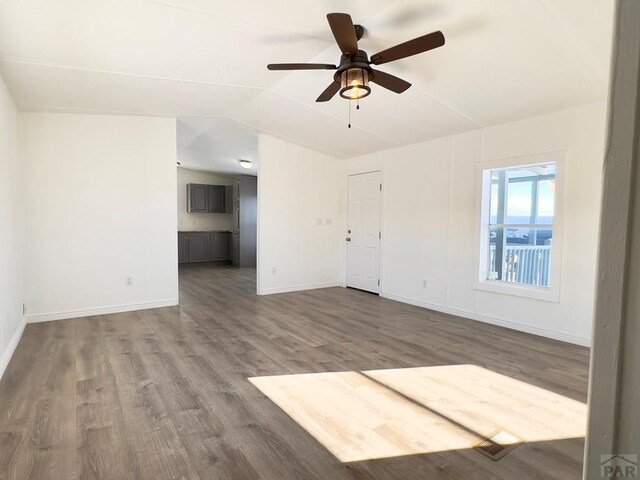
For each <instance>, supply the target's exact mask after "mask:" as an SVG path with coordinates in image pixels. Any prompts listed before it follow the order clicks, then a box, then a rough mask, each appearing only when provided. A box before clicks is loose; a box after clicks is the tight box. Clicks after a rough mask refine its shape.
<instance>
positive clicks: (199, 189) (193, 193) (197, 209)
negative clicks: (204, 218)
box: [187, 183, 209, 213]
mask: <svg viewBox="0 0 640 480" xmlns="http://www.w3.org/2000/svg"><path fill="white" fill-rule="evenodd" d="M187 208H188V209H189V210H188V211H189V212H190V213H206V212H208V211H209V186H208V185H199V184H196V183H190V184H188V185H187Z"/></svg>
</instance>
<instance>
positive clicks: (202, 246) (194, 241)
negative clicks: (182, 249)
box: [189, 232, 209, 263]
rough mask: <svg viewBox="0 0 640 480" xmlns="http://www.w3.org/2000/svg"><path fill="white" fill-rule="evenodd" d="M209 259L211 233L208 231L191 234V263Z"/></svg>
mask: <svg viewBox="0 0 640 480" xmlns="http://www.w3.org/2000/svg"><path fill="white" fill-rule="evenodd" d="M208 261H209V235H208V234H206V233H200V232H198V233H191V234H189V263H199V262H208Z"/></svg>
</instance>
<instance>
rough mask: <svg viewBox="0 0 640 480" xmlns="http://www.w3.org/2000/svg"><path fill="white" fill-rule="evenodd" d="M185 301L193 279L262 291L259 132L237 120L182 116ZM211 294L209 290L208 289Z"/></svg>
mask: <svg viewBox="0 0 640 480" xmlns="http://www.w3.org/2000/svg"><path fill="white" fill-rule="evenodd" d="M177 158H178V162H177V163H178V165H177V183H178V185H177V190H178V198H177V205H178V222H177V224H178V231H177V235H178V270H179V281H180V297H181V301H180V303H181V304H182V303H183V300H184V297H185V295H188V294H187V293H186V291H185V288H186V289H187V290H188V286H187V285H186V284H188V279H189V278H192V277H198V278H199V279H200V282H201V281H202V276H203V275H206V283H207V284H208V285H211V289H212V290H216V289H218V288H227V289H229V290H237V291H238V293H248V294H255V292H256V288H255V285H256V252H257V182H258V135H257V132H256V131H254V130H253V129H251V128H249V127H246V126H244V125H241V124H238V123H237V122H234V121H232V120H228V119H221V118H207V117H185V118H178V120H177ZM203 293H206V292H203Z"/></svg>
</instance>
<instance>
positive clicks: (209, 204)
mask: <svg viewBox="0 0 640 480" xmlns="http://www.w3.org/2000/svg"><path fill="white" fill-rule="evenodd" d="M230 189H231V187H226V186H224V185H201V184H197V183H189V184H187V211H188V212H189V213H231V211H232V210H231V209H232V207H233V204H232V203H233V202H232V200H231V195H230Z"/></svg>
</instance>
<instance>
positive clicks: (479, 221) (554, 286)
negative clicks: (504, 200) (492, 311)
mask: <svg viewBox="0 0 640 480" xmlns="http://www.w3.org/2000/svg"><path fill="white" fill-rule="evenodd" d="M565 157H566V152H563V151H557V152H548V153H541V154H534V155H526V156H521V157H510V158H503V159H497V160H490V161H485V162H481V163H478V164H477V166H476V170H477V171H476V177H477V183H476V185H477V188H476V231H475V242H476V248H475V265H476V268H475V273H474V279H473V288H474V289H475V290H481V291H487V292H493V293H500V294H504V295H515V296H519V297H527V298H532V299H536V300H545V301H549V302H559V301H560V281H561V274H562V251H563V247H562V244H563V242H562V239H563V238H562V237H563V230H564V228H563V225H564V205H563V204H564V169H565ZM550 163H555V166H556V178H555V192H554V219H553V225H552V226H551V228H552V229H553V244H552V245H553V246H552V248H551V271H550V275H549V286H548V287H539V286H535V285H524V284H517V283H509V282H506V281H504V280H493V279H489V278H488V274H489V271H490V253H489V243H490V240H489V236H490V233H489V232H490V228H491V227H492V226H493V227H495V226H496V225H491V223H490V214H491V213H490V212H491V210H490V209H491V171H493V170H501V169H509V168H520V167H527V166H533V165H543V164H550ZM526 227H527V228H529V226H528V225H526ZM548 227H549V226H547V228H548Z"/></svg>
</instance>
